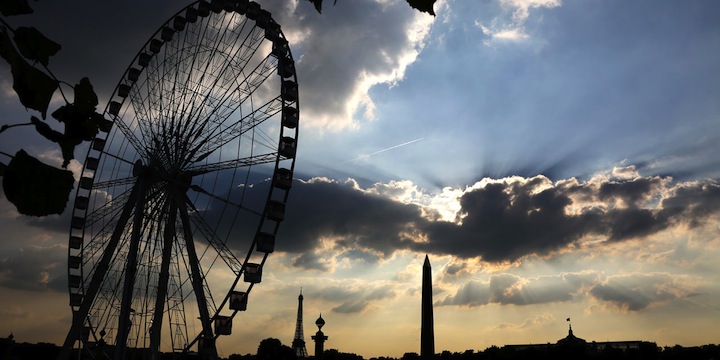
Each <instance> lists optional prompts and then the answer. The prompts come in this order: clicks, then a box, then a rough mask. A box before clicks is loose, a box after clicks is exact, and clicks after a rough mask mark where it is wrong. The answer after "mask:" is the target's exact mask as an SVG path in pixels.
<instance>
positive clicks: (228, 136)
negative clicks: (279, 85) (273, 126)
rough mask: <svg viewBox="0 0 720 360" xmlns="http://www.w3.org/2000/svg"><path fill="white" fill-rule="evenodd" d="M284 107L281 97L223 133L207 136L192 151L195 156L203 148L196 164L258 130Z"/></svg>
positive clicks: (231, 125)
mask: <svg viewBox="0 0 720 360" xmlns="http://www.w3.org/2000/svg"><path fill="white" fill-rule="evenodd" d="M282 105H283V103H282V98H281V97H280V96H278V97H275V98H274V99H272V100H270V101H268V102H267V103H265V104H263V105H262V106H260V107H258V108H257V109H255V110H253V111H252V112H251V113H249V114H247V115H245V116H243V117H241V118H240V119H238V120H237V121H236V122H234V123H232V124H230V125H229V126H227V127H226V128H224V129H223V131H222V132H221V133H219V134H214V135H213V136H210V135H208V136H206V137H205V139H204V140H203V141H202V142H201V145H198V146H197V147H196V148H195V149H194V150H193V151H191V152H190V155H191V156H194V154H195V153H197V151H199V150H200V148H201V147H202V148H203V154H202V155H200V156H198V158H197V159H195V160H194V161H195V162H198V161H202V160H203V159H205V158H207V157H208V156H210V155H211V154H212V153H213V152H215V151H216V150H217V149H219V148H221V147H223V146H224V145H225V144H227V143H229V142H231V141H233V140H235V139H237V138H238V137H240V136H242V135H244V134H245V133H246V132H248V131H250V130H252V129H254V128H256V127H257V126H258V125H260V124H262V123H263V122H265V121H266V120H268V119H270V118H272V117H273V116H275V115H277V114H278V113H279V112H280V111H281V110H282ZM189 158H191V157H189Z"/></svg>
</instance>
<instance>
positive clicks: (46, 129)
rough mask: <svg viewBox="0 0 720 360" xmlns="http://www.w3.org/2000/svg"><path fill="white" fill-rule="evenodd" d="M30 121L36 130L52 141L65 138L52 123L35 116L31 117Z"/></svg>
mask: <svg viewBox="0 0 720 360" xmlns="http://www.w3.org/2000/svg"><path fill="white" fill-rule="evenodd" d="M30 122H31V123H32V124H33V125H35V131H37V132H38V133H39V134H40V135H42V136H44V137H45V138H46V139H48V140H50V141H52V142H60V141H62V140H63V137H64V135H63V134H62V133H60V132H57V131H55V130H53V129H51V128H50V125H48V124H46V123H44V122H42V121H40V119H38V118H36V117H34V116H33V117H31V118H30Z"/></svg>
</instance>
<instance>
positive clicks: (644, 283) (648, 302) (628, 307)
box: [590, 273, 691, 311]
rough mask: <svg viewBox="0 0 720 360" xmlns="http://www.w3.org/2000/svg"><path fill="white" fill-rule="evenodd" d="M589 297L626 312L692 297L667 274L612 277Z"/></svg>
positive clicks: (683, 285) (591, 291) (595, 287)
mask: <svg viewBox="0 0 720 360" xmlns="http://www.w3.org/2000/svg"><path fill="white" fill-rule="evenodd" d="M590 294H591V295H592V296H593V297H595V298H597V299H598V300H602V301H606V302H608V303H611V304H612V305H614V306H615V307H617V308H618V309H621V310H625V311H640V310H643V309H645V308H648V307H651V306H653V305H657V304H660V303H663V302H667V301H670V300H673V299H677V298H683V297H687V296H690V295H691V292H690V290H689V288H688V286H687V285H686V284H681V283H680V282H679V281H678V280H677V279H675V278H674V277H673V276H672V275H670V274H658V273H653V274H632V275H623V276H614V277H611V278H608V279H607V280H606V281H604V282H602V283H600V284H597V285H595V286H594V287H593V288H592V289H591V290H590Z"/></svg>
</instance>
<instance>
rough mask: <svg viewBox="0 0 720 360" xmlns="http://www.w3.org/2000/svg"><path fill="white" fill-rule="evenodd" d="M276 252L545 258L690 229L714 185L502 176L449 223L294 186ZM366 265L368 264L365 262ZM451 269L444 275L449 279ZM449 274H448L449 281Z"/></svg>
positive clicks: (716, 191) (324, 187) (409, 206)
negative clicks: (329, 247)
mask: <svg viewBox="0 0 720 360" xmlns="http://www.w3.org/2000/svg"><path fill="white" fill-rule="evenodd" d="M295 184H296V185H295V187H294V188H293V192H292V195H291V199H290V203H289V207H288V216H287V219H288V220H287V221H285V223H283V225H282V230H281V232H282V234H283V237H286V238H288V243H287V244H285V245H283V251H287V252H291V253H300V252H306V251H310V250H312V249H314V248H315V247H316V246H317V241H318V239H320V238H330V239H333V240H332V241H333V244H334V250H335V251H336V252H338V253H344V252H348V251H364V252H368V251H370V252H372V253H376V254H382V255H383V256H384V257H387V256H389V255H390V254H392V253H393V252H395V251H398V250H403V249H409V250H413V251H420V252H429V253H436V254H449V255H454V256H457V257H460V258H476V257H480V258H482V259H483V260H485V261H490V262H502V261H514V260H517V259H520V258H522V257H524V256H527V255H530V254H539V255H546V254H549V253H552V252H554V251H557V250H560V249H563V248H566V247H568V246H570V245H572V244H574V243H576V242H577V241H579V240H581V239H582V238H583V237H585V236H589V235H592V236H600V237H604V238H605V239H606V240H608V241H613V242H618V241H627V240H630V239H640V238H643V237H645V236H649V235H652V234H655V233H657V232H659V231H662V230H664V229H667V228H668V227H670V226H675V225H680V224H687V225H689V226H697V225H699V224H702V223H703V222H704V221H705V220H706V219H707V218H708V217H709V216H713V215H715V214H717V213H719V212H720V186H719V185H718V183H717V182H715V181H712V180H707V181H703V182H691V183H682V184H671V183H670V181H669V179H667V178H659V177H648V178H642V177H638V178H635V179H631V180H618V179H609V180H608V179H605V180H600V179H593V180H592V181H588V182H581V181H578V180H575V179H570V180H564V181H559V182H555V183H553V182H550V180H549V179H547V178H546V177H544V176H536V177H533V178H520V177H513V178H506V179H502V180H497V181H487V182H486V183H484V184H482V185H480V186H475V187H474V188H471V189H469V190H466V191H465V192H464V193H463V195H462V196H461V197H460V199H459V202H460V206H461V209H460V211H459V213H458V216H459V218H458V219H457V220H458V221H457V222H448V221H439V220H432V219H429V218H428V217H427V216H423V210H426V208H425V206H424V205H420V201H418V203H417V204H413V203H402V202H399V201H396V200H393V199H391V198H390V197H388V196H386V195H385V193H384V192H382V191H378V189H381V187H378V186H379V185H378V186H376V187H373V188H372V189H361V188H360V187H359V186H358V185H357V184H356V183H355V182H353V181H346V182H344V183H340V182H336V181H329V180H321V179H315V180H312V181H309V182H302V181H297V182H296V183H295ZM369 259H370V260H372V257H371V258H369ZM456 270H460V269H455V268H453V269H448V271H449V274H450V273H451V272H453V271H456ZM450 275H451V274H450Z"/></svg>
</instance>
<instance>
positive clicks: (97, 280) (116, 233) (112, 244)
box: [58, 187, 138, 360]
mask: <svg viewBox="0 0 720 360" xmlns="http://www.w3.org/2000/svg"><path fill="white" fill-rule="evenodd" d="M137 193H138V188H137V187H134V188H133V189H132V191H131V193H130V197H129V198H128V202H127V203H126V204H125V206H124V207H123V210H122V213H121V214H120V217H119V218H118V222H117V224H115V229H114V230H113V234H112V237H111V238H110V241H108V244H107V246H106V247H105V250H104V251H103V256H102V259H100V262H99V263H98V266H97V268H96V270H95V273H94V274H93V277H92V279H91V280H90V285H89V286H88V289H87V291H86V292H85V294H84V295H85V296H84V298H83V302H82V304H81V305H80V308H79V309H78V311H76V312H74V313H73V320H72V325H71V326H70V331H68V334H67V337H66V338H65V342H64V344H63V348H62V350H61V351H60V354H58V360H68V359H70V352H71V350H72V348H73V345H74V344H75V342H76V341H77V340H78V338H79V337H80V333H81V330H82V328H83V324H84V323H85V318H86V317H87V315H88V312H90V306H92V302H93V299H95V296H96V295H97V292H98V290H100V285H101V284H102V281H103V279H104V278H105V274H106V273H107V270H108V268H109V266H110V261H111V260H112V258H113V255H114V254H115V249H116V248H117V245H118V243H119V242H120V237H121V236H122V234H123V232H124V229H125V225H126V224H127V222H128V220H130V215H131V214H132V209H133V207H134V205H135V202H136V200H135V199H136V197H137Z"/></svg>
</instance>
